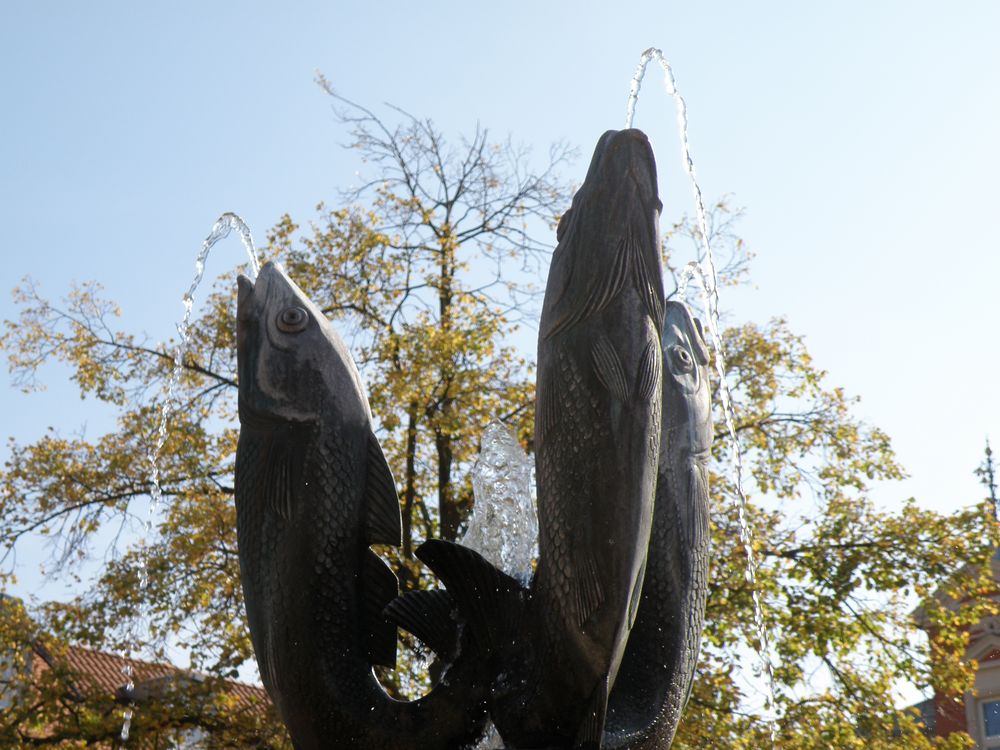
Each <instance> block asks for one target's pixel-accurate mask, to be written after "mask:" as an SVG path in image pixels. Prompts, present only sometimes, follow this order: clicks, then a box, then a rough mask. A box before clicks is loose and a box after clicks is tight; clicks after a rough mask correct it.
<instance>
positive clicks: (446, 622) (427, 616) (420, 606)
mask: <svg viewBox="0 0 1000 750" xmlns="http://www.w3.org/2000/svg"><path fill="white" fill-rule="evenodd" d="M455 610H456V605H455V600H454V599H453V598H452V597H451V594H449V593H448V592H447V591H443V590H441V589H433V590H430V591H411V592H409V593H408V594H403V595H402V596H397V597H396V598H395V599H393V600H392V601H391V602H389V605H388V606H387V607H386V608H385V616H386V618H387V619H388V620H389V621H390V622H394V623H396V624H397V625H398V626H399V627H401V628H403V629H404V630H407V631H409V632H410V633H413V635H415V636H416V637H417V638H419V639H420V640H421V641H422V642H423V643H424V644H426V645H427V647H428V648H430V649H431V650H432V651H434V653H436V654H437V655H438V657H439V658H440V659H441V660H442V661H452V660H453V659H454V658H455V656H457V654H458V638H459V630H458V621H457V620H456V619H455V617H454V616H453V613H454V612H455Z"/></svg>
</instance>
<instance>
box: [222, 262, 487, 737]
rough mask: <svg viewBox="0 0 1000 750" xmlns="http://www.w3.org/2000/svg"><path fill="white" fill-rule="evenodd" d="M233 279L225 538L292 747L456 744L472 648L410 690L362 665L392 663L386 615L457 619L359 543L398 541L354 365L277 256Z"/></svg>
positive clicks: (468, 698) (470, 711)
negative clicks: (232, 408)
mask: <svg viewBox="0 0 1000 750" xmlns="http://www.w3.org/2000/svg"><path fill="white" fill-rule="evenodd" d="M238 285H239V294H238V303H237V362H238V373H239V417H240V437H239V444H238V448H237V452H236V511H237V539H238V544H239V560H240V575H241V579H242V583H243V591H244V598H245V602H246V610H247V617H248V620H249V626H250V635H251V639H252V641H253V647H254V651H255V653H256V655H257V662H258V665H259V668H260V675H261V680H262V681H263V683H264V687H265V688H266V689H267V691H268V694H269V695H270V696H271V698H272V700H273V701H274V704H275V706H276V707H277V710H278V712H279V714H280V716H281V718H282V720H283V722H284V723H285V725H286V726H287V728H288V731H289V735H290V736H291V739H292V744H293V745H294V746H295V748H296V750H336V749H337V748H351V749H352V750H453V749H455V748H461V747H464V746H465V745H467V744H468V743H470V742H472V741H474V740H475V739H476V738H477V737H478V735H479V734H480V733H481V731H482V725H483V722H484V720H485V694H484V689H485V688H484V687H480V685H483V684H484V683H485V682H488V680H484V679H483V678H482V677H481V676H479V674H478V669H479V667H478V659H473V658H471V655H469V652H467V657H468V658H466V659H465V660H464V661H463V660H461V659H460V660H458V661H457V662H456V663H454V664H452V665H451V667H450V668H449V669H448V671H447V672H446V673H445V675H444V677H443V678H442V679H441V681H440V682H439V684H438V685H437V686H436V687H435V688H434V689H433V690H432V691H431V692H430V693H429V694H428V695H426V696H424V697H423V698H421V699H420V700H417V701H410V702H404V701H396V700H393V699H392V698H390V697H389V696H388V695H387V694H386V692H385V691H384V690H383V688H382V687H381V685H380V684H379V683H378V681H377V680H376V678H375V676H374V674H373V671H372V665H375V664H381V665H389V666H392V665H393V664H394V663H395V656H396V636H397V631H396V623H398V622H402V623H403V624H404V625H407V624H408V625H409V626H410V627H411V629H412V630H413V631H414V632H417V633H418V634H419V633H429V634H431V635H430V636H429V639H430V640H434V634H435V633H442V632H443V633H446V634H449V635H448V637H447V638H439V639H438V640H439V642H443V643H445V644H452V643H454V641H455V637H454V632H455V628H456V624H455V623H454V621H452V620H450V608H451V607H450V599H448V598H447V595H446V594H443V592H427V593H425V594H424V595H423V598H422V599H420V600H414V599H413V598H412V597H411V598H407V597H402V598H400V599H396V596H397V593H398V585H397V580H396V577H395V575H394V574H393V572H392V570H391V569H390V568H389V567H388V566H387V565H386V564H385V563H384V562H383V561H382V560H381V558H379V556H378V555H377V554H376V553H375V552H374V551H373V550H372V549H371V547H370V545H372V544H387V545H399V544H400V537H401V526H400V513H399V503H398V498H397V495H396V487H395V482H394V481H393V478H392V474H391V472H390V470H389V466H388V464H387V463H386V460H385V456H384V455H383V453H382V449H381V447H380V446H379V444H378V441H377V440H376V438H375V435H374V433H373V431H372V416H371V411H370V409H369V406H368V400H367V397H366V396H365V391H364V388H363V386H362V382H361V378H360V376H359V374H358V371H357V368H356V366H355V364H354V362H353V360H352V359H351V356H350V354H349V353H348V351H347V349H346V347H345V346H344V342H343V341H342V340H341V338H340V337H339V336H338V335H337V333H336V332H335V331H334V329H333V327H332V326H331V325H330V323H329V322H328V321H327V320H326V318H325V317H324V316H323V314H322V312H321V311H320V310H319V309H318V308H317V307H316V306H315V305H314V304H313V303H312V302H311V301H310V300H309V299H308V298H307V297H306V295H305V294H304V293H303V292H302V291H301V290H300V289H299V288H298V287H297V286H296V285H295V284H294V283H293V282H292V281H291V280H289V278H288V277H287V276H286V275H285V274H284V272H283V271H282V270H281V268H280V267H279V266H277V265H275V264H273V263H268V264H265V265H264V266H263V267H262V268H261V270H260V273H259V275H258V277H257V280H256V283H253V282H251V281H250V280H249V279H247V278H246V277H244V276H241V277H240V278H239V281H238ZM393 601H395V602H396V604H395V609H394V615H393V617H392V621H390V619H389V618H387V616H386V615H385V614H384V612H383V610H384V609H385V608H386V606H387V605H388V604H389V603H390V602H393ZM415 601H416V604H419V606H414V604H415ZM408 619H409V620H413V622H408ZM454 655H455V654H451V656H454Z"/></svg>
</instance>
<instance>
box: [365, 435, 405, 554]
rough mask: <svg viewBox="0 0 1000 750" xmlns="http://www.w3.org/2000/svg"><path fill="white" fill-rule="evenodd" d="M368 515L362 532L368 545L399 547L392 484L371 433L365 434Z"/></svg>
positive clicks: (396, 503) (398, 522) (400, 533)
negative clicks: (366, 441) (366, 439)
mask: <svg viewBox="0 0 1000 750" xmlns="http://www.w3.org/2000/svg"><path fill="white" fill-rule="evenodd" d="M365 495H366V498H365V499H366V501H367V508H368V514H367V516H366V524H365V532H366V537H365V538H366V539H367V541H368V543H369V544H389V545H392V546H393V547H398V546H399V545H401V544H402V543H403V522H402V519H401V516H400V513H399V495H397V494H396V480H394V479H393V478H392V471H391V470H390V469H389V464H388V463H387V462H386V460H385V454H384V453H383V452H382V446H380V445H379V444H378V438H376V437H375V433H373V432H369V433H368V481H367V483H366V484H365Z"/></svg>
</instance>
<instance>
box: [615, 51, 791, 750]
mask: <svg viewBox="0 0 1000 750" xmlns="http://www.w3.org/2000/svg"><path fill="white" fill-rule="evenodd" d="M652 60H656V61H657V62H658V63H659V64H660V67H662V68H663V73H664V87H665V88H666V91H667V94H668V95H669V96H671V97H673V100H674V103H675V104H676V107H677V124H678V130H679V131H680V140H681V155H682V161H683V164H684V171H685V172H687V175H688V177H689V178H690V179H691V189H692V192H693V193H694V202H695V210H696V214H697V222H698V231H699V233H700V235H701V237H700V239H701V243H702V248H703V251H704V258H703V263H704V266H703V265H702V263H699V262H695V261H692V262H691V263H688V264H687V266H686V267H685V268H684V271H683V272H682V274H681V279H680V285H679V287H678V296H679V298H680V299H684V294H686V292H687V286H688V283H689V281H690V280H691V279H693V278H697V279H698V282H699V286H700V287H701V295H702V300H703V302H704V305H705V310H706V311H707V313H708V320H707V323H708V329H709V333H710V336H711V339H712V344H713V347H714V349H715V370H716V373H717V374H718V376H719V383H720V386H721V387H720V389H719V390H720V393H721V396H722V409H723V412H724V414H725V421H726V430H727V432H728V433H729V441H730V444H731V445H732V454H733V468H734V474H735V479H736V495H737V498H736V509H737V515H738V517H739V525H740V543H741V544H742V546H743V551H744V553H745V555H746V560H747V569H746V578H747V580H748V582H749V583H750V584H751V585H752V586H753V597H752V598H753V619H754V628H755V630H756V633H757V637H758V639H759V641H760V658H761V665H762V667H763V672H764V677H765V680H764V681H765V688H766V690H767V699H768V706H769V708H770V710H772V711H773V710H774V709H775V707H776V704H777V700H776V688H775V679H774V662H773V658H772V656H771V646H770V638H769V636H768V628H767V623H766V622H765V621H764V603H763V598H762V597H761V594H760V591H759V590H758V588H757V557H756V555H755V554H754V550H753V530H752V529H751V527H750V522H749V519H748V518H747V496H746V490H745V488H744V469H743V453H742V451H741V450H740V443H739V438H738V437H737V435H736V420H735V414H734V411H733V403H732V394H731V393H730V390H729V383H728V381H727V380H726V360H725V355H724V353H723V351H722V337H721V336H720V325H719V278H718V273H717V271H716V267H715V257H714V255H713V254H712V246H711V241H710V238H709V234H708V217H707V212H706V211H705V201H704V198H703V196H702V192H701V186H700V185H699V184H698V178H697V176H696V174H695V169H694V160H693V159H692V158H691V145H690V141H689V139H688V114H687V104H686V103H685V101H684V97H683V96H681V94H680V92H679V91H678V90H677V83H676V81H675V80H674V71H673V69H672V68H671V67H670V63H669V62H668V61H667V59H666V58H665V57H664V56H663V52H662V51H660V50H658V49H656V48H655V47H650V48H649V49H647V50H646V51H644V52H643V53H642V55H640V56H639V64H638V65H637V66H636V70H635V75H633V76H632V81H631V83H630V85H629V94H628V101H627V103H626V105H625V127H626V128H631V127H632V121H633V119H634V118H635V107H636V102H637V101H638V98H639V90H640V88H642V79H643V77H644V76H645V74H646V66H647V65H649V63H650V62H651V61H652ZM768 730H769V732H770V735H771V746H772V747H773V746H774V743H775V741H776V739H777V737H776V728H775V724H774V721H773V720H771V721H769V722H768Z"/></svg>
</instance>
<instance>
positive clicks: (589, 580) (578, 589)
mask: <svg viewBox="0 0 1000 750" xmlns="http://www.w3.org/2000/svg"><path fill="white" fill-rule="evenodd" d="M579 572H580V574H581V575H579V576H578V577H577V578H576V580H575V581H573V584H572V587H573V606H574V607H575V609H576V624H577V625H578V626H580V627H583V625H584V623H586V622H587V620H589V619H590V616H591V615H592V614H594V610H596V609H597V608H598V607H600V606H601V604H602V603H603V602H604V588H603V587H602V586H601V578H600V576H599V575H598V573H597V563H596V562H594V558H593V557H589V556H588V557H587V559H586V561H585V562H584V563H583V570H581V571H579Z"/></svg>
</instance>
